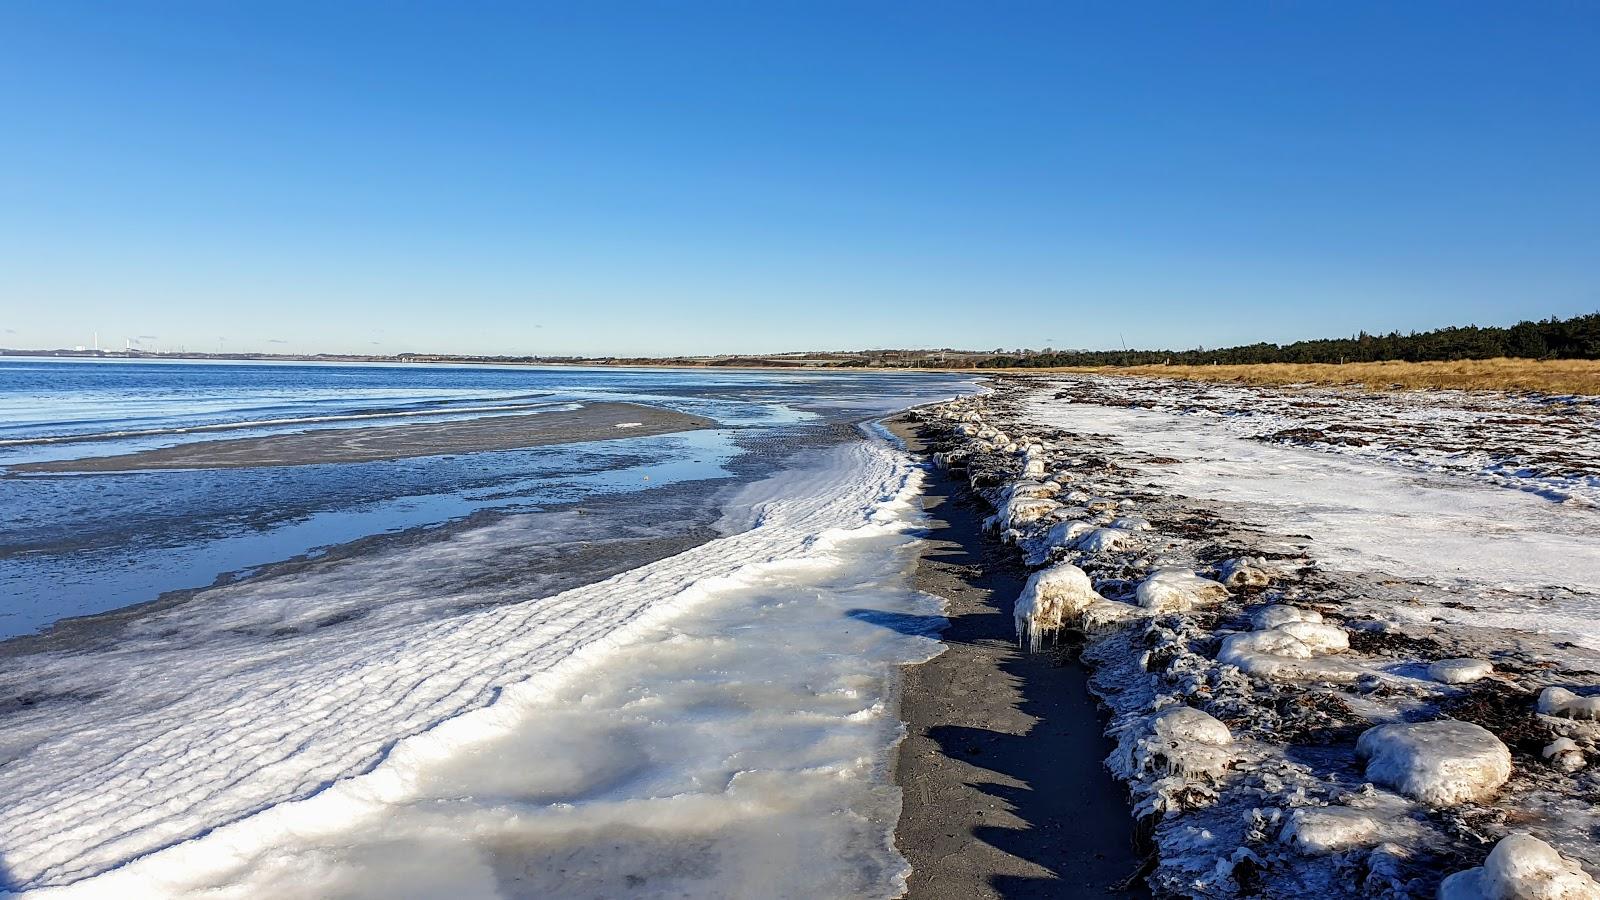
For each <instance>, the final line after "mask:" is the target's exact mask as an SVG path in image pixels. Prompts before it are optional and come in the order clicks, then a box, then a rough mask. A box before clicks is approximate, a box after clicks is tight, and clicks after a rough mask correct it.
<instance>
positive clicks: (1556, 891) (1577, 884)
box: [1439, 833, 1600, 900]
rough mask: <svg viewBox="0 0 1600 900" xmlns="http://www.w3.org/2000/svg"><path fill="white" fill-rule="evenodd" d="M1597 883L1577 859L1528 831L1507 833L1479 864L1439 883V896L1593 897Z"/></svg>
mask: <svg viewBox="0 0 1600 900" xmlns="http://www.w3.org/2000/svg"><path fill="white" fill-rule="evenodd" d="M1595 898H1600V884H1597V883H1596V882H1595V880H1594V879H1593V878H1591V877H1590V876H1589V874H1588V873H1587V872H1585V871H1584V870H1583V868H1582V867H1580V866H1579V865H1578V864H1577V863H1575V862H1573V861H1572V860H1570V859H1567V858H1566V857H1564V856H1562V855H1561V854H1560V853H1558V852H1556V849H1555V848H1554V847H1551V846H1550V845H1549V844H1546V843H1545V842H1544V841H1541V840H1539V839H1538V838H1536V837H1533V836H1532V835H1529V834H1520V833H1519V834H1511V835H1507V836H1506V837H1504V838H1502V839H1501V840H1500V842H1499V843H1498V844H1495V847H1494V849H1493V850H1491V851H1489V858H1488V859H1486V860H1484V862H1483V865H1482V866H1480V867H1478V868H1474V869H1467V870H1466V871H1464V872H1457V873H1456V874H1454V875H1451V876H1450V877H1449V878H1446V879H1445V880H1444V883H1443V884H1442V885H1440V886H1439V900H1595Z"/></svg>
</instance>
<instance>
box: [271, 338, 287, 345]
mask: <svg viewBox="0 0 1600 900" xmlns="http://www.w3.org/2000/svg"><path fill="white" fill-rule="evenodd" d="M267 343H269V344H287V343H289V342H288V341H285V340H282V339H281V338H267Z"/></svg>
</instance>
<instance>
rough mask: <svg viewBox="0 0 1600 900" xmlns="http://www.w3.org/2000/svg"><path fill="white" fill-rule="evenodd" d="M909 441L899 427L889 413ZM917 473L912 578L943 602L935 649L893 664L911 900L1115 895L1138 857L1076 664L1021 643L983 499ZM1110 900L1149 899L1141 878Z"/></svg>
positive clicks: (1014, 575)
mask: <svg viewBox="0 0 1600 900" xmlns="http://www.w3.org/2000/svg"><path fill="white" fill-rule="evenodd" d="M891 427H892V428H893V430H894V431H895V433H896V434H898V435H900V437H901V438H902V439H904V440H906V441H907V443H908V445H909V446H910V447H911V448H912V449H913V450H917V449H918V448H919V442H918V441H917V439H916V437H915V435H914V434H913V433H911V432H910V431H909V430H908V428H907V426H906V424H905V423H904V422H899V421H897V422H895V423H892V426H891ZM967 498H968V495H967V494H966V492H965V490H964V489H963V486H962V485H961V484H959V483H957V482H955V481H952V480H951V479H949V478H948V477H945V476H944V475H943V474H942V473H937V472H930V473H929V478H928V481H927V487H926V490H925V492H924V495H923V505H924V508H925V509H926V510H927V513H928V516H929V519H930V521H929V534H928V536H927V540H926V545H925V548H924V550H923V554H922V558H921V560H920V562H919V564H918V567H917V571H916V574H915V584H916V587H917V588H918V589H919V590H923V591H927V592H929V593H932V594H937V595H939V596H941V597H944V598H945V599H946V600H947V601H948V609H947V612H946V616H947V617H948V618H949V620H950V627H949V628H948V629H947V630H946V631H945V633H944V635H943V637H944V640H945V643H946V644H947V645H948V649H947V650H945V652H944V653H942V654H940V655H939V656H937V657H935V658H934V659H932V660H930V661H929V662H926V663H923V664H921V665H918V666H912V667H909V668H907V669H906V670H904V683H903V684H904V687H903V691H904V692H903V695H902V699H901V710H900V717H901V718H902V719H903V720H905V722H906V729H907V736H906V739H905V741H904V743H902V744H901V745H900V751H899V757H898V760H897V762H896V782H897V783H898V784H899V785H900V786H901V788H902V790H903V792H904V799H903V808H902V812H901V816H900V823H899V827H898V828H897V830H896V836H895V842H896V844H897V845H898V846H899V848H900V852H901V853H903V854H904V855H905V857H906V858H907V859H908V860H909V861H910V863H911V866H912V870H913V871H912V874H911V879H910V891H909V894H908V896H910V897H912V898H925V900H934V898H940V900H945V898H969V897H1085V896H1101V895H1105V894H1107V893H1108V892H1112V891H1115V889H1116V888H1117V886H1118V885H1119V884H1120V883H1122V882H1124V881H1126V880H1128V879H1129V877H1130V876H1131V875H1133V874H1134V872H1135V871H1136V870H1137V869H1138V867H1139V862H1140V860H1139V858H1138V856H1137V854H1136V853H1135V852H1134V848H1133V823H1132V818H1131V815H1130V813H1129V810H1128V806H1127V802H1126V800H1125V799H1124V795H1123V792H1122V790H1121V788H1120V787H1118V786H1117V784H1116V783H1115V782H1114V781H1113V780H1112V778H1111V776H1110V774H1109V773H1108V772H1107V771H1106V770H1105V768H1104V766H1103V765H1102V760H1104V759H1105V757H1106V755H1107V754H1108V753H1110V752H1111V743H1110V742H1109V741H1108V740H1106V738H1105V737H1104V736H1103V735H1102V733H1101V731H1102V726H1101V722H1100V718H1099V713H1098V710H1097V708H1096V705H1095V702H1094V700H1093V698H1092V697H1090V695H1089V693H1088V688H1087V685H1086V673H1085V672H1084V670H1083V668H1082V667H1081V666H1080V665H1079V664H1077V663H1076V662H1069V663H1063V662H1062V661H1060V660H1057V659H1056V658H1054V657H1053V656H1052V655H1051V654H1025V653H1022V652H1020V651H1019V650H1018V648H1017V644H1016V631H1015V629H1014V627H1013V625H1012V622H1011V604H1012V601H1013V600H1014V599H1015V598H1016V596H1017V594H1018V593H1019V592H1020V591H1021V589H1022V583H1023V580H1024V573H1023V572H1022V570H1021V568H1020V566H1019V565H1017V564H1015V563H1014V562H1013V561H1011V560H1010V559H1008V558H1007V557H1006V555H1005V553H1004V548H1002V547H1000V546H999V545H997V544H994V543H992V542H986V541H985V539H984V536H983V533H982V529H981V524H980V523H981V522H982V519H983V517H984V516H985V515H986V514H987V513H988V510H986V509H985V510H980V509H978V508H976V507H975V506H974V505H972V503H971V501H970V500H969V499H967ZM1121 895H1122V896H1148V894H1147V893H1146V892H1145V890H1144V889H1143V887H1142V882H1140V886H1138V887H1135V888H1133V889H1132V890H1129V891H1125V892H1123V893H1122V894H1121Z"/></svg>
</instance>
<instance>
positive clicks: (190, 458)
mask: <svg viewBox="0 0 1600 900" xmlns="http://www.w3.org/2000/svg"><path fill="white" fill-rule="evenodd" d="M714 425H716V423H715V422H713V421H712V420H710V419H706V418H702V417H700V416H691V415H686V414H684V413H680V412H675V411H673V410H669V409H661V408H659V407H654V406H643V405H640V404H637V403H590V404H586V405H584V406H583V407H582V408H581V409H576V410H562V411H557V412H546V413H535V414H531V415H517V416H491V417H485V418H480V419H468V420H464V421H452V422H421V423H416V424H411V425H379V426H368V427H363V428H333V429H325V430H320V431H306V432H300V433H297V434H283V435H273V436H270V437H255V438H236V439H232V440H220V441H201V442H198V443H192V444H180V445H178V446H175V447H162V448H159V449H155V450H142V451H140V452H138V453H126V454H122V455H120V456H100V457H90V458H87V459H66V460H52V461H49V462H38V463H22V464H19V465H15V466H11V467H10V470H11V471H13V472H80V473H88V472H137V471H143V470H148V469H228V468H248V467H262V466H306V465H318V464H327V463H350V462H372V461H374V460H384V459H407V458H411V457H418V456H441V455H444V454H450V453H478V452H482V451H486V450H515V449H518V448H522V447H538V446H543V445H547V444H572V443H580V442H585V441H601V440H609V439H613V438H625V437H645V436H648V435H656V434H671V433H674V432H679V431H693V430H695V429H698V428H710V427H713V426H714Z"/></svg>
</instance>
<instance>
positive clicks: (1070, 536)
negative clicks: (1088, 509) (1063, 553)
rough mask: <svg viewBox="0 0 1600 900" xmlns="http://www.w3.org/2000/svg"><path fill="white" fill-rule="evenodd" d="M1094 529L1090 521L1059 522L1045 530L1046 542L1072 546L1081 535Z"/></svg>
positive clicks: (1050, 544) (1054, 545)
mask: <svg viewBox="0 0 1600 900" xmlns="http://www.w3.org/2000/svg"><path fill="white" fill-rule="evenodd" d="M1091 531H1094V525H1092V524H1090V523H1088V522H1077V521H1069V522H1057V523H1056V524H1054V525H1051V526H1050V530H1049V531H1047V532H1045V536H1044V542H1045V543H1046V544H1048V545H1049V546H1051V547H1071V546H1072V545H1073V544H1074V543H1075V542H1076V541H1077V540H1078V538H1080V537H1083V536H1084V535H1086V534H1088V533H1089V532H1091Z"/></svg>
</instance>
